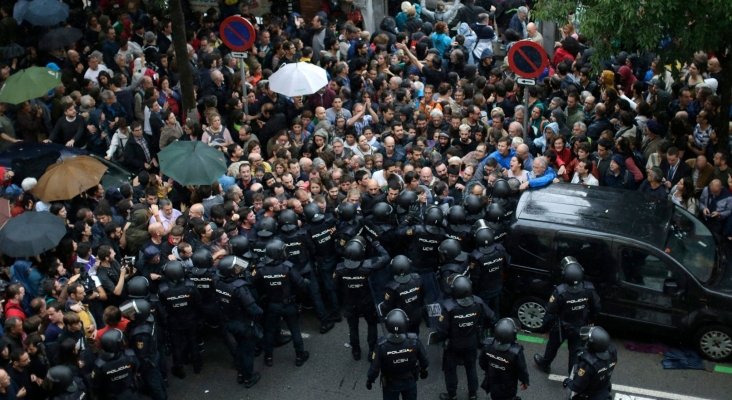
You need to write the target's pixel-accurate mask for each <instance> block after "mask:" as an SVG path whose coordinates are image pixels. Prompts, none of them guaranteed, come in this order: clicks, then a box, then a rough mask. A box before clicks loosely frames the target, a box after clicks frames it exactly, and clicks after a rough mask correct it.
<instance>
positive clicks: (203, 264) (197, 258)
mask: <svg viewBox="0 0 732 400" xmlns="http://www.w3.org/2000/svg"><path fill="white" fill-rule="evenodd" d="M240 237H244V236H237V237H235V238H234V239H237V238H240ZM234 239H232V240H231V241H230V243H232V245H231V247H232V251H233V249H234V245H233V243H234ZM244 239H246V238H244ZM191 262H192V263H193V266H194V267H196V268H205V269H208V268H211V267H212V266H213V256H211V252H210V251H209V250H208V249H207V248H205V247H201V248H200V249H198V250H196V251H194V252H193V255H192V256H191Z"/></svg>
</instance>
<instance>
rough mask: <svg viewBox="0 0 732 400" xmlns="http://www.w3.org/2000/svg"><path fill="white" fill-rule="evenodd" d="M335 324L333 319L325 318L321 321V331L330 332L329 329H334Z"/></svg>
mask: <svg viewBox="0 0 732 400" xmlns="http://www.w3.org/2000/svg"><path fill="white" fill-rule="evenodd" d="M334 326H335V323H334V322H333V321H329V320H327V319H324V320H323V322H321V323H320V333H328V331H330V330H331V329H333V327H334Z"/></svg>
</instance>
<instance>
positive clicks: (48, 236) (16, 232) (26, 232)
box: [0, 211, 66, 257]
mask: <svg viewBox="0 0 732 400" xmlns="http://www.w3.org/2000/svg"><path fill="white" fill-rule="evenodd" d="M64 235H66V225H65V224H64V221H63V220H62V219H61V218H59V217H57V216H55V215H53V214H51V213H49V212H34V211H26V212H24V213H23V214H20V215H19V216H17V217H14V218H10V219H9V220H8V222H7V223H5V226H3V227H2V229H0V253H3V254H5V255H8V256H10V257H32V256H36V255H38V254H41V253H43V252H44V251H46V250H49V249H52V248H54V247H56V245H58V242H60V241H61V238H63V237H64Z"/></svg>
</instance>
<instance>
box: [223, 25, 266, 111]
mask: <svg viewBox="0 0 732 400" xmlns="http://www.w3.org/2000/svg"><path fill="white" fill-rule="evenodd" d="M219 35H220V36H221V41H223V42H224V44H225V45H226V47H228V48H229V49H230V50H232V53H231V55H232V56H233V57H236V58H238V59H239V69H240V72H241V89H242V90H241V92H242V96H243V97H244V98H243V99H242V100H243V102H244V115H245V116H247V117H248V116H249V105H248V104H247V71H246V66H245V63H244V60H246V58H247V53H246V51H247V50H249V49H251V48H252V45H254V41H255V40H256V38H257V33H256V31H255V30H254V25H252V23H251V22H249V20H247V19H246V18H244V17H242V16H239V15H232V16H231V17H228V18H226V19H225V20H224V21H223V22H222V23H221V26H220V27H219Z"/></svg>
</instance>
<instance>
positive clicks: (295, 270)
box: [0, 0, 732, 399]
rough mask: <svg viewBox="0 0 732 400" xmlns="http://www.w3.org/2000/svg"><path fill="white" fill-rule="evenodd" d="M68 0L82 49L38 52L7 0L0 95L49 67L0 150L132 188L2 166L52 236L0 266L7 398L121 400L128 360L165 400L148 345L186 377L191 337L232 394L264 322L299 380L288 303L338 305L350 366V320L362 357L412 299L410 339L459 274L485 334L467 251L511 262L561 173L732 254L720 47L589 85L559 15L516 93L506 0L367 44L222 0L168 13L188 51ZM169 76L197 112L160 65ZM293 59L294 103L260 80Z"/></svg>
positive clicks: (382, 26)
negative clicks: (232, 39) (626, 196)
mask: <svg viewBox="0 0 732 400" xmlns="http://www.w3.org/2000/svg"><path fill="white" fill-rule="evenodd" d="M72 3H73V4H72V5H71V16H70V17H69V19H68V21H67V22H66V24H67V25H68V26H71V27H76V28H78V29H80V30H81V31H82V33H83V35H82V38H81V39H80V40H79V41H78V42H77V43H75V44H74V45H72V46H68V47H65V48H58V49H51V50H46V51H41V50H39V46H38V44H39V43H38V39H39V38H40V37H41V36H42V34H43V33H45V30H44V28H38V27H33V26H31V25H29V24H28V23H27V22H23V23H22V24H19V23H18V22H17V21H15V20H14V19H13V7H12V4H9V3H7V2H5V3H3V4H2V5H0V45H3V46H4V45H9V44H11V43H18V44H20V45H21V46H22V47H24V48H25V49H26V50H27V52H26V55H24V56H19V57H17V58H12V59H9V60H3V61H0V86H2V85H3V83H4V82H5V81H6V80H7V79H8V77H9V76H10V75H12V74H13V73H14V72H16V71H18V70H20V69H22V68H26V67H29V66H33V65H41V66H47V67H48V68H50V69H53V70H56V71H59V72H60V73H61V77H62V78H61V80H62V84H61V85H60V86H58V87H56V88H55V89H54V90H53V91H51V92H49V93H48V94H47V95H46V96H43V97H41V98H38V99H34V100H29V101H26V102H23V103H22V104H18V105H10V104H5V103H0V148H2V149H7V148H8V147H9V146H11V145H13V144H15V143H55V144H58V145H62V146H66V147H74V148H77V149H81V150H83V151H86V152H88V153H91V154H97V155H99V156H101V157H104V158H106V159H107V160H111V161H114V162H116V163H119V164H121V165H123V166H124V167H125V168H127V169H128V170H129V171H131V172H132V173H133V174H134V176H135V177H134V180H133V181H131V182H129V183H128V184H123V185H121V186H119V187H103V186H102V185H101V184H100V185H98V186H96V187H93V188H91V189H89V190H87V191H86V192H84V193H82V194H81V195H79V196H77V197H75V198H73V199H69V200H68V201H61V202H51V203H47V202H44V201H42V200H41V199H39V198H36V197H34V195H33V194H32V192H31V189H33V187H34V186H35V185H36V184H37V181H36V179H34V178H32V177H24V176H18V175H17V174H16V175H14V172H13V171H12V170H10V168H4V169H3V170H2V173H3V182H2V185H3V192H4V194H5V197H7V198H9V199H10V201H11V205H12V210H11V214H12V216H17V215H19V214H22V213H26V212H49V213H52V214H54V215H56V216H58V218H59V219H61V220H62V221H63V223H64V224H65V225H66V226H67V232H68V233H67V235H66V236H65V237H64V238H63V239H62V240H61V242H60V243H59V244H58V246H57V247H56V248H54V249H52V250H49V251H47V252H44V253H43V254H39V255H38V256H36V257H32V258H27V259H11V258H9V257H3V259H2V263H3V265H4V266H5V267H7V268H6V269H5V271H6V273H5V276H4V278H5V280H4V281H3V282H5V284H4V293H5V303H4V321H5V322H4V331H3V336H2V341H1V342H0V343H2V352H0V358H2V360H3V362H4V363H5V369H0V398H8V399H11V398H16V397H17V398H30V399H43V398H49V397H50V398H66V397H60V396H63V395H68V393H72V392H77V393H80V392H82V391H91V392H93V393H94V395H95V396H97V397H98V398H136V397H135V396H137V389H136V388H137V386H136V385H132V384H131V382H133V381H135V375H136V374H135V373H133V372H131V371H132V370H125V369H124V368H119V366H121V365H128V364H129V365H134V366H135V367H134V368H135V369H136V370H137V371H138V372H142V373H141V374H140V375H141V376H142V377H143V381H144V382H143V384H141V386H140V387H141V388H144V390H145V392H146V393H147V394H148V395H150V396H152V397H153V398H156V399H163V398H166V394H165V384H164V381H165V379H167V378H166V377H167V373H168V362H169V361H168V360H167V359H166V355H165V354H166V353H165V349H166V347H168V346H170V348H171V353H172V367H171V368H170V371H171V372H172V374H173V375H174V376H176V377H178V378H182V377H184V376H185V375H186V373H185V367H184V365H185V364H187V363H192V364H193V370H194V372H196V373H198V372H200V370H201V368H202V361H201V358H200V352H199V345H200V343H199V341H198V340H196V339H198V338H199V336H200V335H199V334H202V330H206V329H215V328H214V327H219V328H221V329H225V330H226V332H228V334H227V335H226V336H227V344H228V345H229V348H230V350H231V352H232V354H233V355H234V356H235V358H236V359H237V360H239V361H237V373H238V375H237V379H238V381H239V382H240V383H242V384H244V385H245V386H246V387H251V386H253V385H254V384H256V381H257V380H258V379H259V375H258V374H257V373H255V372H253V368H252V359H253V354H254V353H255V352H263V353H264V363H265V365H268V366H271V365H273V364H274V356H273V351H274V346H275V345H277V344H282V343H284V342H286V341H287V340H288V339H287V338H286V337H282V336H281V334H280V323H281V321H280V320H284V322H285V323H286V325H287V328H288V329H289V331H290V333H291V335H292V336H291V337H292V340H293V343H294V346H295V350H296V354H295V363H296V365H298V366H300V365H303V364H304V363H305V362H306V361H307V360H308V357H309V353H308V352H307V351H306V350H305V349H304V345H303V342H302V338H301V335H300V332H299V322H298V313H299V307H298V304H301V303H303V302H304V303H308V304H312V307H313V309H314V311H315V314H316V316H317V318H318V319H319V321H320V324H321V329H320V331H321V333H323V334H325V333H327V332H328V331H329V330H331V329H332V328H333V326H334V324H335V323H337V322H340V321H341V320H342V316H341V315H342V313H343V314H344V315H345V317H346V319H347V322H348V324H349V327H350V330H349V332H350V343H351V346H352V350H353V354H352V355H353V358H354V359H360V358H361V347H360V345H359V338H358V319H359V318H360V317H363V318H365V319H366V322H367V324H368V327H369V334H368V338H367V341H368V350H369V354H371V353H373V352H374V350H375V347H376V341H377V338H376V323H377V321H378V320H379V317H378V315H382V316H386V314H387V313H388V312H389V311H390V310H392V309H395V308H400V309H404V312H405V313H406V314H407V315H408V316H409V318H408V321H409V323H408V328H409V329H408V330H409V332H414V333H418V332H419V326H420V325H421V324H423V323H429V325H431V326H432V327H433V328H434V327H437V326H439V324H437V322H436V319H437V318H438V316H439V312H437V313H433V314H434V315H430V317H429V318H428V319H427V320H426V321H424V320H423V317H422V314H423V312H422V310H423V307H421V306H424V305H429V304H434V303H436V302H438V301H439V300H440V299H442V298H443V297H445V298H450V296H451V285H452V282H453V280H454V278H455V276H454V275H455V274H462V275H464V274H467V275H469V276H470V277H471V280H472V292H473V293H475V295H476V296H477V297H480V298H481V299H482V301H483V302H485V304H486V305H487V307H489V308H490V310H492V311H491V312H490V313H486V318H485V321H480V325H481V326H484V327H485V328H488V327H489V325H490V324H491V323H492V322H494V321H493V320H492V318H488V315H490V314H492V313H500V301H499V298H500V296H499V294H500V279H501V278H500V273H499V274H495V271H492V272H490V273H489V272H488V270H486V271H482V270H481V268H480V265H481V264H478V262H479V260H481V259H484V258H485V257H498V258H501V259H502V260H503V261H501V262H502V263H505V262H507V260H508V257H509V256H510V255H505V254H502V253H501V252H502V251H503V250H502V248H501V247H500V245H498V244H497V242H500V237H501V232H504V231H505V229H507V223H508V222H507V220H509V219H510V214H511V207H512V204H515V201H516V200H517V196H518V195H519V194H520V192H521V191H523V190H530V189H537V188H541V187H544V186H547V185H550V184H554V183H558V182H567V183H572V184H580V185H599V186H608V187H615V188H622V189H624V190H638V191H641V192H644V193H647V194H648V195H649V196H651V197H653V198H655V199H658V200H665V199H669V200H671V201H673V202H674V203H676V204H678V205H680V206H682V207H684V208H685V209H687V210H688V211H689V212H691V213H692V214H694V215H696V216H698V217H699V218H700V219H702V220H703V221H704V222H705V223H706V224H707V225H708V226H709V227H710V229H712V231H713V232H715V233H716V234H717V235H719V236H720V237H721V238H730V239H732V218H729V215H730V213H731V212H732V195H730V187H732V172H730V169H729V166H728V158H729V153H728V152H727V148H728V146H727V143H723V142H722V141H720V138H719V137H718V136H717V134H716V132H715V129H714V126H718V123H717V122H718V121H719V120H720V119H724V120H725V121H726V120H727V119H728V114H729V113H728V112H727V111H726V110H720V97H719V96H718V95H717V90H718V82H719V78H720V76H721V69H720V63H719V61H718V60H717V58H715V57H714V55H711V54H706V53H704V52H701V51H700V52H698V53H697V54H695V55H694V57H693V59H689V60H679V62H680V63H681V64H682V65H683V68H682V75H681V76H679V77H674V76H673V75H672V74H671V73H670V72H669V69H668V67H667V66H665V65H663V64H662V63H661V62H660V61H659V60H658V59H657V58H656V57H655V55H654V54H648V53H637V52H634V51H631V52H629V53H627V52H620V53H619V54H617V55H616V56H615V57H614V58H613V59H611V60H606V61H604V62H601V63H599V64H601V65H604V69H601V70H598V69H595V68H593V66H592V65H593V64H591V60H592V54H593V51H592V46H591V43H587V41H586V38H584V37H583V36H582V35H581V33H578V31H577V29H578V28H580V27H578V26H577V25H576V21H573V20H568V21H566V23H565V24H560V26H559V28H560V29H559V31H560V33H561V39H560V40H559V41H557V42H556V43H554V52H553V55H552V57H551V63H550V66H549V67H548V68H547V69H546V71H545V72H544V74H543V75H542V77H541V78H540V79H539V82H538V84H537V85H535V86H531V87H529V88H528V98H527V99H522V87H520V86H519V85H518V84H517V83H516V79H515V78H516V77H515V76H514V75H513V74H512V73H511V72H510V69H509V68H508V65H507V60H505V54H506V52H507V51H508V50H509V49H510V47H511V46H513V45H514V44H515V43H517V42H519V41H522V40H530V41H534V42H537V43H539V44H541V45H542V46H545V47H547V43H545V39H544V38H543V37H542V34H541V33H540V32H539V30H538V29H537V25H536V23H535V22H533V21H532V18H531V13H530V11H531V10H530V5H526V4H524V2H516V3H517V4H513V3H514V2H502V1H482V0H463V1H462V2H460V1H456V2H454V3H453V4H450V5H445V4H444V3H442V2H441V1H438V2H437V5H436V8H435V9H433V10H431V9H429V8H428V7H426V5H425V3H424V0H422V2H421V3H417V4H413V3H411V2H408V1H405V2H403V3H394V2H390V4H391V5H392V6H393V8H394V9H393V13H392V15H393V16H387V17H385V18H384V19H383V20H382V21H380V23H379V27H378V30H377V31H376V32H367V31H365V30H364V25H363V18H362V17H359V15H360V14H359V13H357V12H350V13H345V14H344V13H341V14H339V13H336V12H334V11H335V9H334V8H333V7H334V6H333V4H331V3H332V2H323V9H324V11H321V12H318V13H317V14H316V15H314V16H313V17H312V18H311V19H310V20H309V21H307V22H306V20H305V18H304V17H303V16H302V15H301V14H300V13H299V12H297V11H293V10H284V9H282V7H281V4H279V5H277V6H276V7H275V8H276V9H277V10H276V11H277V12H278V13H279V14H278V13H274V14H271V15H268V16H267V18H265V19H264V20H263V19H262V18H260V17H262V16H260V15H256V16H255V15H252V13H251V11H250V4H249V2H248V1H238V2H237V1H226V2H221V3H222V4H221V6H220V7H219V8H218V9H210V10H208V11H207V12H206V13H202V12H192V11H190V10H186V23H187V26H186V32H187V49H188V53H187V54H175V51H174V49H173V46H172V32H173V29H172V22H171V21H170V20H169V19H167V16H166V15H165V13H164V12H161V11H160V10H156V9H153V8H148V7H146V5H145V4H144V3H142V2H139V1H119V0H101V1H98V2H96V1H92V2H84V4H82V2H78V4H77V2H72ZM87 3H89V4H87ZM509 3H510V4H509ZM519 3H520V4H519ZM287 4H288V5H289V6H294V7H295V8H297V5H296V4H292V2H289V3H287ZM514 6H515V7H514ZM273 11H274V10H273ZM234 14H241V15H243V16H245V17H248V18H249V20H250V21H252V22H256V23H255V25H256V29H257V40H256V43H255V44H254V46H253V47H252V49H251V50H250V52H249V53H250V54H249V57H248V59H247V60H246V63H245V64H244V65H245V68H246V69H247V74H246V78H245V79H246V82H242V81H241V79H242V78H241V76H240V74H239V64H238V59H236V58H234V57H232V55H231V54H230V52H229V51H228V49H227V48H226V47H225V46H224V45H223V44H222V42H221V39H220V38H219V37H218V32H219V30H218V24H219V23H220V22H221V21H222V20H223V19H224V18H225V17H227V16H229V15H234ZM336 15H341V16H342V19H335V18H333V19H331V18H329V17H334V16H336ZM629 50H632V49H629ZM186 62H187V63H189V64H190V66H191V67H192V69H193V75H194V76H193V81H194V85H195V93H196V105H197V108H196V109H195V110H191V111H186V110H184V109H183V107H182V103H183V101H182V94H181V90H180V80H181V76H180V73H179V71H178V70H179V68H178V65H179V63H186ZM292 62H311V63H314V64H317V65H319V66H321V67H323V68H324V69H325V70H326V71H327V74H328V77H329V83H328V84H327V85H326V86H325V87H323V88H322V89H320V90H318V91H317V92H316V93H313V94H310V95H306V96H296V97H292V98H288V97H286V96H283V95H281V94H278V93H276V92H274V91H273V90H271V88H270V85H269V83H270V82H269V77H270V75H271V74H272V73H273V72H274V71H276V70H277V69H278V68H280V67H281V66H282V65H284V64H287V63H292ZM243 84H244V85H246V86H247V87H248V89H247V91H246V95H245V94H244V93H243V92H242V85H243ZM524 103H525V104H528V106H526V105H524ZM524 120H527V121H528V122H527V123H526V124H525V123H524ZM175 141H201V142H203V143H206V144H208V145H210V146H212V147H215V148H216V149H217V150H219V151H221V152H223V153H224V154H225V156H226V160H227V167H228V169H227V172H226V174H225V175H223V176H221V178H219V179H218V180H217V181H215V182H211V184H209V185H200V186H185V185H182V184H181V183H179V182H175V181H174V180H172V179H170V178H168V177H166V176H165V174H164V171H160V168H159V167H160V166H159V161H158V158H157V154H158V152H159V151H160V150H161V149H163V148H165V147H166V146H168V145H170V144H171V143H173V142H175ZM486 232H490V235H489V236H490V238H488V237H487V236H486V235H487V234H486ZM354 238H355V239H354ZM275 239H276V240H275ZM399 239H404V240H399ZM451 240H452V241H453V242H454V243H453V242H451ZM488 242H490V243H488ZM400 243H401V245H400ZM481 243H482V244H481ZM400 255H406V256H407V257H406V258H405V259H404V258H403V256H400ZM440 256H442V258H440ZM389 260H392V261H391V262H389ZM453 260H457V261H454V264H456V265H453V266H451V267H449V266H448V265H452V264H450V262H452V261H453ZM481 262H482V261H481ZM486 262H487V261H486ZM395 263H396V264H395ZM438 266H439V267H440V268H439V269H438ZM471 269H472V271H469V272H466V271H468V270H471ZM217 271H218V273H217ZM436 272H437V274H436ZM277 279H279V280H280V281H276V280H277ZM277 282H280V283H279V284H276V283H277ZM364 282H367V283H366V284H364ZM359 285H360V286H359ZM405 285H406V286H409V285H413V286H414V287H417V288H419V289H418V290H417V291H418V292H419V295H420V301H419V302H416V303H414V304H410V303H411V302H410V301H406V300H408V299H406V298H403V297H404V296H405V294H404V293H405V292H408V291H403V290H400V288H404V287H405ZM276 286H280V287H279V288H276ZM273 288H274V289H273ZM217 292H218V295H217ZM222 293H225V294H228V297H227V296H226V295H223V294H222ZM407 294H409V293H407ZM422 297H424V298H422ZM181 299H183V300H181ZM232 299H233V300H232ZM364 299H365V301H364ZM382 302H383V307H384V308H383V309H377V307H376V305H377V304H380V303H382ZM415 304H417V305H419V306H417V307H416V308H415V307H414V305H415ZM222 310H224V311H226V312H222ZM490 310H489V311H490ZM377 311H381V313H377ZM262 313H264V317H261V316H260V314H262ZM232 314H236V315H241V316H242V317H241V318H239V316H234V315H232ZM377 314H378V315H377ZM151 315H152V316H151ZM204 316H206V317H210V318H204ZM430 319H432V321H430ZM202 322H205V324H203V323H202ZM260 322H261V325H260ZM162 332H165V333H164V334H163V333H162ZM260 339H261V340H260ZM125 348H128V349H131V350H134V354H133V355H130V354H129V353H126V352H125V351H124V350H125ZM191 355H192V356H191ZM95 359H96V360H95ZM100 360H101V361H100ZM473 362H475V360H473ZM130 368H133V367H130ZM105 371H106V372H109V371H112V372H110V374H111V375H107V374H106V372H105ZM114 374H120V375H119V376H122V375H124V374H127V375H124V376H125V378H120V379H119V380H116V381H114V380H111V376H112V375H114ZM370 376H371V375H370ZM105 379H108V380H109V381H107V380H105ZM128 383H130V384H128ZM524 383H528V382H524ZM472 386H473V385H472V383H471V390H472V389H473V388H472ZM110 388H115V389H114V390H112V389H110ZM107 389H109V390H107ZM450 389H451V387H450V385H448V397H447V398H452V397H453V396H454V387H452V390H453V392H452V393H450ZM64 393H66V394H64ZM474 394H475V393H472V392H471V395H474ZM514 395H515V392H514ZM54 396H56V397H54ZM125 396H127V397H125Z"/></svg>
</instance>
